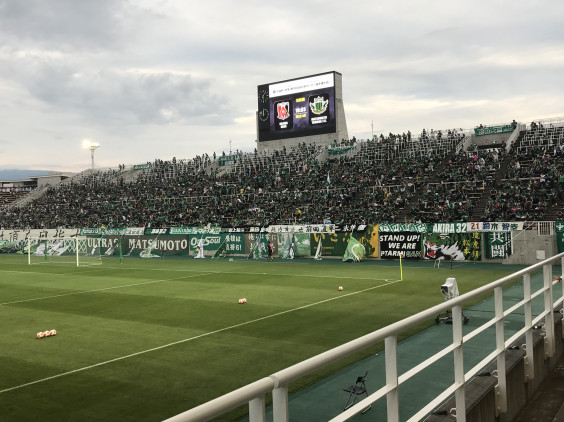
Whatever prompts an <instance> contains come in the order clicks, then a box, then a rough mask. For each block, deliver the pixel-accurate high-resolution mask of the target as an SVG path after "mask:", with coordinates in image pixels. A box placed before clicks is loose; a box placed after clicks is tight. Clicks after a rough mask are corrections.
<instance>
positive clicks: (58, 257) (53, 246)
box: [27, 237, 102, 267]
mask: <svg viewBox="0 0 564 422" xmlns="http://www.w3.org/2000/svg"><path fill="white" fill-rule="evenodd" d="M27 262H28V264H30V265H32V264H45V263H57V264H72V265H76V266H77V267H82V266H86V265H98V264H101V263H102V254H101V252H100V239H99V238H94V237H88V238H87V237H63V238H58V239H38V238H31V239H29V242H28V245H27Z"/></svg>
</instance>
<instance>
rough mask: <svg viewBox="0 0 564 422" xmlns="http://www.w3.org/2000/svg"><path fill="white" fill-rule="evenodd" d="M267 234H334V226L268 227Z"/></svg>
mask: <svg viewBox="0 0 564 422" xmlns="http://www.w3.org/2000/svg"><path fill="white" fill-rule="evenodd" d="M267 232H268V233H335V225H334V224H308V225H301V226H300V225H290V226H268V229H267Z"/></svg>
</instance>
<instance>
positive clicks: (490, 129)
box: [474, 125, 513, 136]
mask: <svg viewBox="0 0 564 422" xmlns="http://www.w3.org/2000/svg"><path fill="white" fill-rule="evenodd" d="M505 132H513V126H511V125H503V126H486V127H477V128H475V129H474V133H475V134H476V135H478V136H482V135H493V134H496V133H505Z"/></svg>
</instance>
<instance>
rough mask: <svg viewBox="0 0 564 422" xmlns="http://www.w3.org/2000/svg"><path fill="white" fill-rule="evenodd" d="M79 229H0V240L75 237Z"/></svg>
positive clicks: (16, 240)
mask: <svg viewBox="0 0 564 422" xmlns="http://www.w3.org/2000/svg"><path fill="white" fill-rule="evenodd" d="M79 233H80V229H30V230H0V240H7V241H8V242H19V241H22V240H26V239H29V238H39V239H59V238H63V237H75V236H78V235H79Z"/></svg>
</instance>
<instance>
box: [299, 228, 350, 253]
mask: <svg viewBox="0 0 564 422" xmlns="http://www.w3.org/2000/svg"><path fill="white" fill-rule="evenodd" d="M350 237H351V233H350V232H348V233H343V232H340V233H321V234H317V233H313V234H312V235H311V248H310V251H309V254H308V255H310V256H314V255H315V252H316V251H317V244H318V243H319V239H321V246H322V253H323V256H343V254H344V253H345V250H346V249H347V245H348V243H349V239H350Z"/></svg>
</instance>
